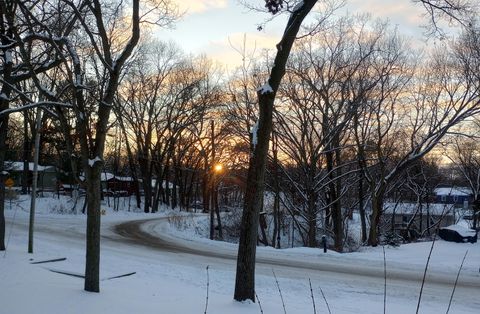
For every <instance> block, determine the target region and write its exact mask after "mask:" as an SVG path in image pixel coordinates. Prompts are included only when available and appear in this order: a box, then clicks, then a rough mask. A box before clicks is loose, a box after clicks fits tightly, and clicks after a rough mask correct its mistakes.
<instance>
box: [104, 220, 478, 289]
mask: <svg viewBox="0 0 480 314" xmlns="http://www.w3.org/2000/svg"><path fill="white" fill-rule="evenodd" d="M162 220H164V221H165V220H166V218H158V219H144V220H134V221H129V222H124V223H121V224H118V225H115V226H114V227H113V231H114V232H115V233H116V234H118V235H120V236H122V237H123V238H124V239H126V240H129V242H131V243H133V244H135V245H142V246H147V247H150V248H153V249H156V250H160V251H167V252H174V253H186V254H192V255H197V256H204V257H210V258H218V259H227V260H236V250H231V249H230V250H228V249H225V250H220V251H219V250H218V249H217V250H208V249H205V248H206V247H205V246H202V245H201V244H199V243H196V242H192V241H187V240H185V241H182V240H179V241H177V240H175V241H171V238H170V239H169V237H168V236H164V235H162V234H160V233H158V232H157V233H155V234H153V233H150V232H147V231H145V229H147V230H150V229H151V228H152V227H153V226H155V225H156V224H158V223H161V222H162ZM149 226H150V227H151V228H148V227H149ZM268 255H269V254H268V252H261V250H257V265H258V264H260V265H262V264H263V265H267V266H270V267H271V266H280V267H288V268H295V269H297V270H299V269H305V270H310V271H311V270H313V271H320V272H331V273H343V274H349V275H351V276H362V277H369V278H371V279H373V278H372V277H376V278H384V272H383V261H378V263H376V262H372V261H369V262H368V265H362V264H361V262H359V261H352V260H348V259H344V260H340V259H339V258H338V257H328V256H326V257H323V256H322V257H321V258H312V259H311V260H299V259H296V258H293V257H292V256H285V257H282V256H280V257H279V256H275V257H272V256H270V257H269V256H268ZM455 276H456V274H446V273H428V275H427V281H428V282H429V283H430V284H437V285H441V286H449V287H451V286H452V284H453V282H454V281H455ZM422 277H423V271H421V270H409V269H400V268H397V269H396V268H392V267H389V269H388V279H389V280H401V281H410V282H412V281H413V282H421V281H422ZM457 286H459V287H465V288H468V287H471V288H480V277H479V276H476V277H461V278H460V280H459V282H458V284H457Z"/></svg>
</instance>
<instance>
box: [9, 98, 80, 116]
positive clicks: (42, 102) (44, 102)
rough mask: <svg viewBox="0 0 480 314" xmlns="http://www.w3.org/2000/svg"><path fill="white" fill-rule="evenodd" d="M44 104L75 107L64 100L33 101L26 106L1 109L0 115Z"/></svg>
mask: <svg viewBox="0 0 480 314" xmlns="http://www.w3.org/2000/svg"><path fill="white" fill-rule="evenodd" d="M43 106H60V107H67V108H73V106H72V105H71V104H67V103H63V102H55V101H41V102H36V103H31V104H28V105H25V106H21V107H17V108H9V109H5V110H3V111H0V117H2V116H4V115H9V114H11V113H14V112H20V111H25V110H29V109H33V108H37V107H43Z"/></svg>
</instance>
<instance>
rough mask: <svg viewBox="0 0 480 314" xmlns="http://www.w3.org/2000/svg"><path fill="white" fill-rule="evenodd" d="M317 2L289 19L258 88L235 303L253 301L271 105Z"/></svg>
mask: <svg viewBox="0 0 480 314" xmlns="http://www.w3.org/2000/svg"><path fill="white" fill-rule="evenodd" d="M316 2H317V1H316V0H307V1H304V2H303V5H302V6H301V7H300V8H298V9H297V10H296V11H295V12H293V13H292V15H291V16H290V19H289V20H288V22H287V26H286V28H285V33H284V35H283V37H282V40H281V41H280V43H279V44H278V45H277V49H278V50H277V55H276V57H275V61H274V65H273V68H272V70H271V73H270V78H269V79H268V82H267V83H268V85H266V86H263V87H262V88H260V89H259V91H258V93H257V94H258V103H259V120H258V130H257V143H256V145H255V148H254V150H253V154H252V156H251V158H250V163H249V169H248V176H247V189H246V193H245V202H244V207H243V214H242V223H241V226H240V240H239V244H238V256H237V272H236V279H235V292H234V299H235V300H237V301H244V300H247V299H249V300H251V301H252V302H255V256H256V243H257V237H258V218H259V213H260V210H261V208H262V200H263V193H264V188H265V165H266V160H267V154H268V144H269V141H270V133H271V130H272V113H273V103H274V99H275V95H276V93H277V91H278V88H279V86H280V82H281V80H282V78H283V76H284V74H285V65H286V63H287V60H288V57H289V55H290V51H291V49H292V46H293V43H294V41H295V38H296V36H297V34H298V31H299V29H300V25H301V24H302V22H303V20H304V18H305V17H306V16H307V14H308V13H309V12H310V10H311V9H312V8H313V6H314V5H315V3H316Z"/></svg>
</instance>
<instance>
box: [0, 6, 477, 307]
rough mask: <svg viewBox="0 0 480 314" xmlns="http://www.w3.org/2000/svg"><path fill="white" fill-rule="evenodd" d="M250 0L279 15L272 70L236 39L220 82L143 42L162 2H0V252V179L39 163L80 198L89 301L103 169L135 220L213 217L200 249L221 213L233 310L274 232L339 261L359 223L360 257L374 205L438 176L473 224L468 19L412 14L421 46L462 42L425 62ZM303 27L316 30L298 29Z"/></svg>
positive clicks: (372, 226)
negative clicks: (128, 193)
mask: <svg viewBox="0 0 480 314" xmlns="http://www.w3.org/2000/svg"><path fill="white" fill-rule="evenodd" d="M405 1H408V0H405ZM260 2H261V5H260V7H263V5H264V4H265V3H266V8H265V10H266V11H269V12H270V13H273V14H289V16H290V19H289V20H288V23H287V25H286V27H285V33H284V35H283V37H282V38H279V43H278V45H277V47H276V49H275V47H272V51H273V52H274V54H276V55H275V57H274V58H272V57H271V54H270V58H269V57H268V56H269V54H267V53H265V52H264V51H258V52H255V53H253V54H252V55H249V53H248V52H247V51H248V40H247V39H245V41H244V44H243V45H244V47H233V48H234V49H235V50H237V52H239V53H240V54H241V57H242V60H243V62H242V64H241V65H240V66H239V67H238V68H236V69H233V70H230V71H228V72H227V71H225V70H224V69H223V67H222V66H220V65H218V64H216V63H215V62H213V61H211V60H209V59H207V58H206V57H205V56H201V55H189V54H186V53H183V52H182V51H181V49H180V48H179V47H178V46H177V45H176V44H175V43H172V42H162V41H161V40H159V39H157V38H155V37H154V36H152V31H153V29H154V28H159V27H169V26H171V25H172V24H174V23H175V21H176V20H177V19H178V18H179V17H180V15H181V12H178V10H177V8H176V7H175V5H174V2H171V1H139V0H132V1H129V2H124V1H100V0H92V1H85V0H79V1H76V0H59V1H53V2H51V1H29V0H25V1H13V0H12V1H10V0H1V1H0V28H1V29H0V33H1V34H0V35H1V56H0V71H1V73H2V75H1V78H0V80H1V91H0V250H5V220H4V214H3V212H4V200H5V185H4V182H5V180H6V178H7V177H8V172H7V171H6V166H5V165H6V164H7V163H8V161H23V162H29V161H33V158H34V151H35V149H37V150H38V152H39V158H40V163H41V164H48V165H54V166H56V167H57V168H58V169H61V171H60V172H61V177H60V176H59V178H58V180H59V181H62V182H63V183H65V184H69V185H75V186H78V188H79V189H81V190H83V191H85V194H86V197H85V199H84V202H85V213H86V215H87V217H88V222H87V233H86V234H87V247H86V252H87V254H86V255H87V257H86V261H87V262H86V270H85V290H87V291H94V292H98V291H99V289H100V288H99V263H100V260H99V257H100V206H101V205H100V204H101V199H102V197H104V195H102V194H103V192H102V188H101V183H100V182H101V176H102V173H105V172H109V173H113V174H114V175H116V176H124V177H127V176H129V177H132V178H133V180H134V181H135V182H136V183H137V185H136V187H135V190H134V193H133V196H134V199H135V204H134V206H133V209H132V210H135V211H142V212H145V213H154V212H157V211H158V210H159V208H160V207H161V206H168V207H171V208H173V209H179V210H182V211H202V212H204V213H210V217H211V218H210V219H211V230H210V237H211V238H212V239H222V238H223V237H224V236H225V232H224V230H223V229H222V222H223V221H222V214H221V212H220V205H219V203H221V205H222V206H223V207H224V208H226V209H228V210H229V211H231V212H233V213H236V214H237V216H238V217H241V221H240V218H238V221H237V225H236V232H234V233H235V235H236V237H237V239H236V241H238V242H239V255H238V262H237V283H236V289H235V299H237V300H245V299H251V300H253V301H255V296H254V290H253V287H254V262H255V247H256V245H257V243H260V242H261V243H263V244H264V245H272V246H273V247H277V248H279V247H280V237H281V233H282V232H281V230H282V229H283V230H284V229H285V228H286V227H285V221H286V220H288V221H290V222H291V225H292V226H293V228H295V230H296V232H297V234H298V238H299V239H300V241H301V243H302V245H304V246H308V247H318V246H319V245H320V241H321V238H322V236H323V235H326V237H327V239H328V243H329V246H330V247H331V248H332V249H334V250H336V251H338V252H343V251H345V250H349V249H351V247H350V232H351V231H350V230H349V221H350V220H351V219H352V217H353V216H354V215H355V216H356V217H358V219H359V220H360V222H361V224H360V225H361V230H360V233H361V237H360V238H361V244H362V245H371V246H377V245H378V244H379V243H380V241H382V237H383V236H384V234H383V233H382V230H381V228H380V224H381V223H382V215H383V213H384V207H385V203H387V202H391V201H392V200H393V199H394V198H395V193H394V192H395V191H399V190H401V191H408V193H407V192H405V194H409V195H414V201H413V202H415V203H416V204H418V206H422V204H423V203H425V202H429V195H431V193H432V189H433V188H434V187H435V186H436V185H438V184H440V183H450V181H448V180H447V179H448V178H446V177H443V178H441V176H442V174H441V173H440V171H439V168H440V166H442V165H446V164H448V165H450V166H451V167H452V168H455V169H456V170H457V173H458V175H457V177H456V180H458V181H459V182H463V184H464V185H466V186H468V187H469V188H470V189H471V192H472V195H473V198H474V215H473V227H474V228H475V227H477V226H478V223H479V222H478V215H475V214H476V213H478V212H479V211H480V157H479V156H480V155H479V154H480V147H479V146H478V143H477V142H478V138H477V134H478V128H479V123H478V114H479V112H480V78H479V75H480V74H479V72H478V68H479V65H480V53H479V51H480V33H479V29H478V24H477V23H476V21H475V20H473V19H470V14H471V13H472V10H473V9H474V8H473V6H470V3H469V2H468V1H423V0H422V1H413V2H414V3H417V4H420V5H423V6H425V8H426V11H425V12H426V15H427V18H426V22H427V23H430V24H429V26H430V28H429V30H430V32H431V33H432V34H437V33H440V34H442V35H444V34H443V32H442V29H441V27H440V24H439V23H440V21H444V20H445V19H446V20H448V21H450V22H456V23H458V24H459V25H460V27H461V31H460V33H461V34H460V35H459V36H457V37H456V39H455V40H453V39H452V40H450V39H448V40H447V39H445V40H443V41H440V42H439V44H438V45H436V46H435V47H433V45H432V47H430V48H429V49H424V50H422V51H420V50H417V49H416V48H414V47H412V45H411V43H410V42H409V40H408V39H407V38H405V37H404V36H402V34H401V33H399V31H398V29H396V28H395V27H393V26H392V25H389V23H388V22H386V21H381V20H374V19H372V18H370V17H369V16H361V15H350V16H346V17H335V16H334V15H333V14H332V12H334V11H335V10H336V9H337V8H338V7H339V6H340V2H335V1H328V2H329V5H325V6H322V8H321V9H320V10H316V8H315V5H316V4H317V2H320V1H315V0H310V1H304V2H301V4H300V5H299V6H298V7H294V6H293V5H292V4H293V1H265V3H264V2H263V1H260ZM311 12H312V13H311ZM311 14H316V16H315V21H316V23H313V26H311V27H310V25H308V26H305V25H304V26H302V21H303V19H304V18H306V17H307V15H308V16H310V15H311ZM309 23H310V22H309ZM37 123H38V125H37ZM38 126H39V127H38ZM37 134H38V135H39V137H38V138H39V145H38V147H37V148H35V147H34V144H35V143H34V139H35V138H36V137H37ZM439 154H440V155H442V156H443V157H441V158H438V156H439ZM218 165H222V166H221V167H217V166H218ZM27 175H28V174H25V176H27ZM23 182H25V186H24V187H23V193H27V192H28V191H27V189H28V187H27V185H26V182H27V180H24V181H23ZM270 200H271V201H270ZM266 229H269V230H270V229H271V231H270V232H268V231H267V230H266ZM429 230H430V229H429ZM259 232H260V235H259Z"/></svg>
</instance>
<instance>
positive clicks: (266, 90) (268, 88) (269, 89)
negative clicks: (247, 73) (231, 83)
mask: <svg viewBox="0 0 480 314" xmlns="http://www.w3.org/2000/svg"><path fill="white" fill-rule="evenodd" d="M257 92H259V93H260V94H262V95H265V94H268V93H273V89H272V87H271V86H270V84H269V83H268V82H267V83H265V84H264V85H263V86H261V87H259V88H257Z"/></svg>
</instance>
